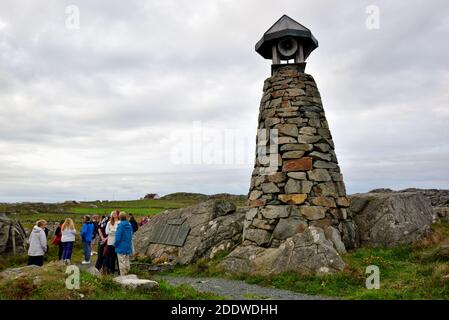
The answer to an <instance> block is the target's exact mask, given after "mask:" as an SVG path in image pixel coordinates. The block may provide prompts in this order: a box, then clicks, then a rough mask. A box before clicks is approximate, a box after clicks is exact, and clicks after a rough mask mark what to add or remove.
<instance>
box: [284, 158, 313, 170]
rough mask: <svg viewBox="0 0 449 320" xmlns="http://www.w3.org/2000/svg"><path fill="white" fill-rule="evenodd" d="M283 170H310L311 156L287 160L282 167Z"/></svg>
mask: <svg viewBox="0 0 449 320" xmlns="http://www.w3.org/2000/svg"><path fill="white" fill-rule="evenodd" d="M282 170H283V171H284V172H289V171H309V170H312V158H311V157H303V158H299V159H294V160H287V161H285V163H284V166H283V168H282Z"/></svg>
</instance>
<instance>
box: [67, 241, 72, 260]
mask: <svg viewBox="0 0 449 320" xmlns="http://www.w3.org/2000/svg"><path fill="white" fill-rule="evenodd" d="M72 252H73V241H70V242H67V256H66V260H71V259H72Z"/></svg>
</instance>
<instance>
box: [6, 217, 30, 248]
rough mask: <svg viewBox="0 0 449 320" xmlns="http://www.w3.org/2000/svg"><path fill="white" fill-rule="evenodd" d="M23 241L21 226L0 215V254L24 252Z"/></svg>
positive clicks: (23, 234) (24, 236) (23, 232)
mask: <svg viewBox="0 0 449 320" xmlns="http://www.w3.org/2000/svg"><path fill="white" fill-rule="evenodd" d="M25 239H26V234H25V230H24V229H23V228H22V225H21V224H20V223H19V222H17V221H14V220H11V219H9V218H8V217H7V216H6V215H5V214H0V254H7V253H22V252H25V242H26V241H25Z"/></svg>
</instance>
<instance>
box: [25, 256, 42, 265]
mask: <svg viewBox="0 0 449 320" xmlns="http://www.w3.org/2000/svg"><path fill="white" fill-rule="evenodd" d="M28 265H29V266H31V265H35V266H39V267H42V266H43V265H44V256H34V257H32V256H28Z"/></svg>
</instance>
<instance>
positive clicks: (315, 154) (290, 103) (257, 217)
mask: <svg viewBox="0 0 449 320" xmlns="http://www.w3.org/2000/svg"><path fill="white" fill-rule="evenodd" d="M258 128H259V129H264V130H266V131H268V130H269V129H277V135H278V137H277V139H274V140H273V139H272V140H270V141H268V147H267V150H269V145H272V144H274V146H276V147H275V153H276V154H277V168H274V172H272V173H270V174H267V173H266V171H265V170H266V166H268V165H269V163H265V162H263V161H260V159H261V157H260V156H261V155H260V154H259V155H258V156H257V157H256V163H255V168H254V171H253V174H252V178H251V186H250V192H249V196H248V197H249V206H250V207H251V209H250V210H249V211H248V213H247V215H246V221H245V228H244V244H247V245H249V244H256V245H258V246H262V247H277V246H279V245H280V243H282V241H283V240H285V239H286V238H288V237H291V236H293V235H294V234H296V233H299V232H302V231H304V230H305V229H306V228H307V227H308V226H318V227H321V228H323V229H329V228H328V227H329V226H331V227H334V228H330V229H329V230H333V231H334V232H335V231H337V230H339V231H340V233H344V231H345V230H344V229H345V224H344V222H345V221H346V220H348V210H347V208H348V207H349V200H348V198H347V197H346V190H345V184H344V182H343V176H342V174H341V172H340V168H339V166H338V161H337V156H336V154H335V151H334V143H333V141H332V135H331V133H330V131H329V125H328V123H327V121H326V116H325V113H324V109H323V106H322V103H321V97H320V94H319V92H318V89H317V86H316V83H315V81H314V79H313V77H312V76H311V75H308V74H305V73H303V72H300V71H299V70H298V69H297V68H295V66H294V65H291V66H289V65H286V66H283V67H280V68H277V69H276V70H274V71H273V75H272V76H271V77H270V78H268V79H267V80H265V84H264V88H263V97H262V100H261V104H260V112H259V126H258ZM276 140H277V141H276ZM271 151H273V150H271ZM262 162H263V163H262Z"/></svg>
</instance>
